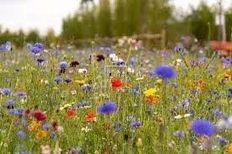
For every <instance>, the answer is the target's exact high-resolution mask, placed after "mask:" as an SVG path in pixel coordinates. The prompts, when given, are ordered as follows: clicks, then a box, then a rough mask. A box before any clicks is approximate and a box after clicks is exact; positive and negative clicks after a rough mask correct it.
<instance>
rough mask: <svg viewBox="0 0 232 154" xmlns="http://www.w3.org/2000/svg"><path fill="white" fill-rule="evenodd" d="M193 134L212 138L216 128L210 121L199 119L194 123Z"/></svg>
mask: <svg viewBox="0 0 232 154" xmlns="http://www.w3.org/2000/svg"><path fill="white" fill-rule="evenodd" d="M191 129H192V132H193V133H194V134H195V135H206V136H211V135H213V134H214V133H215V131H216V130H215V126H214V125H213V124H212V123H211V122H210V121H208V120H204V119H197V120H193V121H192V125H191Z"/></svg>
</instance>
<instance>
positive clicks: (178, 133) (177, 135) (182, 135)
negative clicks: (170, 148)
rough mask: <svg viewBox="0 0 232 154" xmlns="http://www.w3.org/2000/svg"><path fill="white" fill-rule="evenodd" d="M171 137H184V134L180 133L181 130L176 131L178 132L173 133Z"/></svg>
mask: <svg viewBox="0 0 232 154" xmlns="http://www.w3.org/2000/svg"><path fill="white" fill-rule="evenodd" d="M173 135H174V136H176V137H184V136H185V133H184V131H182V130H178V131H175V132H174V133H173Z"/></svg>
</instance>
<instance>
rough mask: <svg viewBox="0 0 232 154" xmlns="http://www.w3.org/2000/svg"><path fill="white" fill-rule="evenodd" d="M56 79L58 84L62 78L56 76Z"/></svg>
mask: <svg viewBox="0 0 232 154" xmlns="http://www.w3.org/2000/svg"><path fill="white" fill-rule="evenodd" d="M54 81H55V82H56V83H57V84H58V83H60V82H61V81H62V78H61V77H60V76H56V77H55V78H54Z"/></svg>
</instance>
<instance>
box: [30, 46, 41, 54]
mask: <svg viewBox="0 0 232 154" xmlns="http://www.w3.org/2000/svg"><path fill="white" fill-rule="evenodd" d="M31 52H32V53H34V54H38V53H40V52H41V49H40V48H38V47H36V46H33V47H31Z"/></svg>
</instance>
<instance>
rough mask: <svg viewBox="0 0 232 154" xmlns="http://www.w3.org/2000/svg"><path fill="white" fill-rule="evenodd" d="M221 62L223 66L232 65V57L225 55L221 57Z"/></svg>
mask: <svg viewBox="0 0 232 154" xmlns="http://www.w3.org/2000/svg"><path fill="white" fill-rule="evenodd" d="M222 63H223V65H224V66H225V67H229V66H231V65H232V58H230V57H226V58H224V59H223V61H222Z"/></svg>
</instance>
